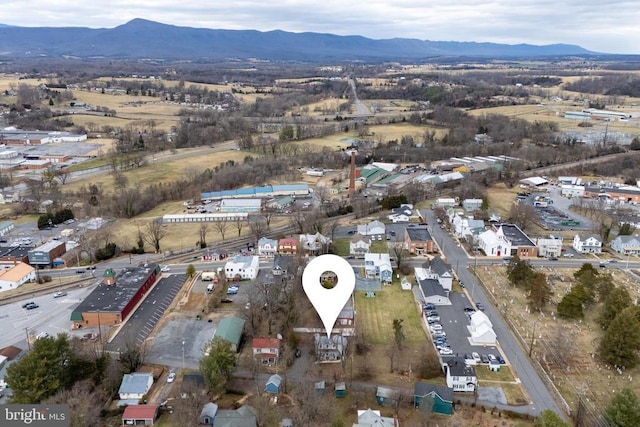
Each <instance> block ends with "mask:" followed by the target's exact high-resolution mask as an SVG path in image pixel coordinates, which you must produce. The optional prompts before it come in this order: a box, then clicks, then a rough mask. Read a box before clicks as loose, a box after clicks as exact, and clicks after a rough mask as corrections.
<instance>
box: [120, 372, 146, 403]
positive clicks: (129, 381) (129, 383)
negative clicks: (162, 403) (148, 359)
mask: <svg viewBox="0 0 640 427" xmlns="http://www.w3.org/2000/svg"><path fill="white" fill-rule="evenodd" d="M152 385H153V374H152V373H150V372H134V373H132V374H124V376H123V377H122V383H121V384H120V389H118V395H119V396H120V400H124V399H142V397H143V396H144V395H145V394H147V392H148V391H149V389H151V386H152Z"/></svg>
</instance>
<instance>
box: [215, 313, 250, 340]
mask: <svg viewBox="0 0 640 427" xmlns="http://www.w3.org/2000/svg"><path fill="white" fill-rule="evenodd" d="M243 328H244V320H243V319H240V318H238V317H227V318H226V319H222V320H221V321H220V323H218V328H217V329H216V333H215V334H214V335H213V336H214V338H215V337H220V338H222V339H223V340H225V341H229V342H230V343H231V344H235V345H236V347H237V346H238V345H240V338H241V337H242V329H243Z"/></svg>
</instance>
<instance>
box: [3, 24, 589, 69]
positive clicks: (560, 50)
mask: <svg viewBox="0 0 640 427" xmlns="http://www.w3.org/2000/svg"><path fill="white" fill-rule="evenodd" d="M593 54H596V53H595V52H590V51H588V50H586V49H583V48H582V47H580V46H576V45H568V44H551V45H544V46H536V45H530V44H517V45H508V44H498V43H476V42H451V41H429V40H418V39H403V38H394V39H385V40H374V39H370V38H366V37H361V36H337V35H333V34H321V33H310V32H307V33H291V32H286V31H280V30H275V31H267V32H260V31H255V30H215V29H203V28H190V27H178V26H174V25H167V24H161V23H158V22H153V21H148V20H145V19H134V20H132V21H129V22H127V23H126V24H123V25H120V26H117V27H115V28H98V29H93V28H84V27H17V26H8V25H3V24H0V56H4V57H12V58H20V57H22V58H24V57H78V58H108V59H142V58H150V59H165V60H186V59H188V60H224V59H240V60H244V59H251V58H255V59H260V60H273V61H305V62H323V61H328V60H339V61H355V60H360V61H410V60H413V61H415V60H426V59H429V58H438V57H440V58H441V57H485V58H515V57H522V58H530V57H554V56H584V55H593Z"/></svg>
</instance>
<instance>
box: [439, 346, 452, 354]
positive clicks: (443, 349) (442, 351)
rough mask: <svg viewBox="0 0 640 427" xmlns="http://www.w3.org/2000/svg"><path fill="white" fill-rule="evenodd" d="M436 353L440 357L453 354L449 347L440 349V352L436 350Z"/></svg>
mask: <svg viewBox="0 0 640 427" xmlns="http://www.w3.org/2000/svg"><path fill="white" fill-rule="evenodd" d="M438 352H439V353H440V354H442V355H449V354H453V350H451V347H442V348H441V349H440V350H438Z"/></svg>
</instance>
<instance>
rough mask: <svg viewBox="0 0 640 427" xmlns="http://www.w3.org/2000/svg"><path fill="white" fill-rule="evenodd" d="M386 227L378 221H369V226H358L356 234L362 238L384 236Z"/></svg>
mask: <svg viewBox="0 0 640 427" xmlns="http://www.w3.org/2000/svg"><path fill="white" fill-rule="evenodd" d="M385 231H386V227H385V225H384V223H382V222H380V221H371V222H370V223H369V224H364V225H358V233H359V234H362V235H363V236H384V235H385Z"/></svg>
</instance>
